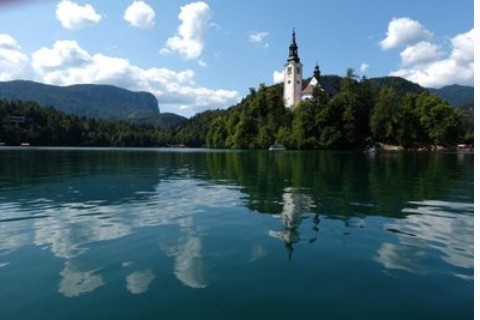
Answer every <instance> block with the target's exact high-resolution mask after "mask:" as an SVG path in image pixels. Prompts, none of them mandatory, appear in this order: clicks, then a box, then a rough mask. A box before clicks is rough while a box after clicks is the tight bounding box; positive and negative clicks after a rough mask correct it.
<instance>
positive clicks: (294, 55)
mask: <svg viewBox="0 0 480 320" xmlns="http://www.w3.org/2000/svg"><path fill="white" fill-rule="evenodd" d="M287 61H295V62H300V58H299V57H298V46H297V41H296V39H295V28H294V29H293V32H292V43H291V44H290V48H289V54H288V59H287Z"/></svg>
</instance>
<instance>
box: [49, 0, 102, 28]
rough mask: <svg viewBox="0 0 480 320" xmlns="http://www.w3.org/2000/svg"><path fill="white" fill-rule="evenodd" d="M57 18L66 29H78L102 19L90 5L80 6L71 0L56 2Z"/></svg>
mask: <svg viewBox="0 0 480 320" xmlns="http://www.w3.org/2000/svg"><path fill="white" fill-rule="evenodd" d="M56 15H57V19H58V20H59V21H60V22H61V24H62V26H63V27H64V28H67V29H80V28H83V27H86V26H90V25H94V24H96V23H98V22H100V20H101V19H102V16H101V15H99V14H98V13H97V12H96V11H95V8H93V6H92V5H90V4H86V5H84V6H81V5H79V4H77V3H75V2H73V1H71V0H62V1H60V2H59V3H58V4H57V10H56Z"/></svg>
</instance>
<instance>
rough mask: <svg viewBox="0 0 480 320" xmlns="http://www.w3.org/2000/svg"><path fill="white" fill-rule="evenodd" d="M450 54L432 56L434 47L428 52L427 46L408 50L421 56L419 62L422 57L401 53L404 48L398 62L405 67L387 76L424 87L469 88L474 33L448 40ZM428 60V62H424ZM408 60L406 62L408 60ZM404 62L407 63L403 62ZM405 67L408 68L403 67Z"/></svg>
mask: <svg viewBox="0 0 480 320" xmlns="http://www.w3.org/2000/svg"><path fill="white" fill-rule="evenodd" d="M450 43H451V52H450V54H449V55H448V56H447V57H443V58H442V57H439V56H438V54H437V55H436V59H433V60H432V59H430V58H433V57H434V54H435V53H436V52H438V48H436V49H435V47H433V48H430V49H428V47H429V46H428V45H424V44H421V43H419V44H418V46H419V47H420V48H421V47H425V48H427V49H425V50H420V49H418V48H417V49H411V50H410V51H415V50H418V51H419V52H424V51H427V53H425V55H424V56H425V59H423V60H422V59H420V60H418V59H419V58H421V57H422V56H421V55H420V54H419V56H417V57H415V56H414V55H413V53H412V52H410V53H409V51H407V53H405V51H406V50H407V49H408V48H407V49H405V50H404V51H403V52H402V54H403V55H402V56H401V57H402V60H403V62H404V64H405V65H406V66H405V68H402V69H399V70H396V71H394V72H392V73H391V75H393V76H399V77H403V78H406V79H408V80H410V81H413V82H416V83H419V84H420V85H422V86H425V87H434V88H438V87H442V86H445V85H448V84H454V83H455V84H463V85H473V78H474V68H473V66H474V54H473V48H474V30H473V29H472V30H470V31H468V32H466V33H463V34H459V35H457V36H455V37H454V38H452V39H451V40H450ZM426 58H428V59H426ZM409 59H410V60H409ZM407 62H408V63H407ZM407 64H408V65H407Z"/></svg>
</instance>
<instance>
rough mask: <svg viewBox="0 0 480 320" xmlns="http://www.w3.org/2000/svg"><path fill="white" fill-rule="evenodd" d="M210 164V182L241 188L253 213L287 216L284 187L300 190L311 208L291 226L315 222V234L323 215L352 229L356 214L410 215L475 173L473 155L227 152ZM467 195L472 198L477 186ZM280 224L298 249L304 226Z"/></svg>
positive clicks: (212, 157) (214, 156)
mask: <svg viewBox="0 0 480 320" xmlns="http://www.w3.org/2000/svg"><path fill="white" fill-rule="evenodd" d="M207 165H208V177H209V179H213V180H215V181H216V182H219V183H225V184H236V185H239V186H241V190H242V192H243V193H245V194H246V196H245V205H246V206H247V207H248V208H249V209H250V210H252V211H256V212H261V213H267V214H280V215H282V218H283V217H284V216H285V217H286V216H288V214H287V215H285V194H286V193H285V190H290V191H291V190H295V191H294V193H291V194H292V195H294V196H295V197H304V198H308V199H310V201H311V205H310V206H309V207H308V209H307V210H301V209H299V210H298V211H296V213H295V214H296V215H298V216H299V217H300V218H295V219H294V221H298V224H300V223H301V221H302V218H308V219H311V223H312V225H313V226H312V229H313V230H317V231H318V222H319V217H320V216H321V215H325V216H327V217H328V218H333V219H340V220H343V221H344V223H345V225H346V226H347V227H348V226H349V223H350V220H351V219H352V218H354V217H361V218H363V217H365V216H371V215H380V216H388V217H395V218H405V217H406V216H407V215H408V212H404V211H403V210H402V209H403V208H404V207H405V204H406V203H407V202H409V201H415V200H424V199H448V197H449V194H451V193H452V189H453V188H455V186H456V182H458V181H461V180H462V179H464V178H465V177H468V176H472V175H473V156H472V157H471V158H469V159H467V160H466V159H465V157H463V158H459V157H458V156H457V155H456V154H453V153H452V154H447V153H424V154H422V153H379V154H374V155H371V154H363V153H353V152H283V153H270V152H230V153H211V154H207ZM467 193H468V194H466V195H465V196H466V197H467V198H470V199H473V188H472V190H470V191H468V192H467ZM287 194H289V193H287ZM300 207H301V206H299V208H300ZM304 220H305V219H304ZM283 222H284V223H283V225H284V230H283V233H282V234H278V233H277V234H276V236H277V237H279V238H282V239H283V240H284V242H285V243H286V245H287V247H290V248H293V247H292V246H293V244H294V243H296V242H297V241H298V239H301V234H300V233H299V225H296V226H295V227H293V228H292V227H289V226H288V224H286V223H285V220H283Z"/></svg>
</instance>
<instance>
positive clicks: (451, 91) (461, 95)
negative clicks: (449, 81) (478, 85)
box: [428, 84, 474, 107]
mask: <svg viewBox="0 0 480 320" xmlns="http://www.w3.org/2000/svg"><path fill="white" fill-rule="evenodd" d="M428 91H430V92H431V93H432V94H434V95H436V96H439V97H440V98H442V99H445V100H447V101H448V102H450V104H451V105H452V106H454V107H461V106H463V105H465V104H467V103H469V102H472V101H473V97H474V89H473V87H469V86H461V85H458V84H453V85H450V86H446V87H443V88H441V89H428Z"/></svg>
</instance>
